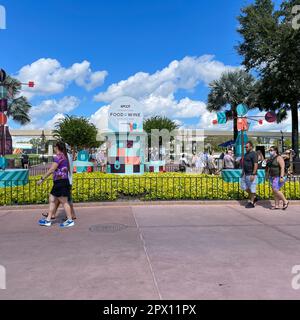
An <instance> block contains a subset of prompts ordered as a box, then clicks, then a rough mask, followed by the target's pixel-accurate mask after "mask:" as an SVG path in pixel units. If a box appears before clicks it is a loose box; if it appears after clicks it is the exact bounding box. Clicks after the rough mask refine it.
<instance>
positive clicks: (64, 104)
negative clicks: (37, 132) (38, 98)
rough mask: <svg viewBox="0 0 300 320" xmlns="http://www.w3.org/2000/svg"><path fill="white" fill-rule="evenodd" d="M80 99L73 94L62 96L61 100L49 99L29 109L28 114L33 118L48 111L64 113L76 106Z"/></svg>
mask: <svg viewBox="0 0 300 320" xmlns="http://www.w3.org/2000/svg"><path fill="white" fill-rule="evenodd" d="M79 103H80V100H79V99H78V98H76V97H74V96H67V97H63V98H62V99H61V100H56V99H49V100H44V101H42V102H41V103H40V104H39V105H37V106H34V107H32V108H31V109H30V116H31V117H32V118H33V119H34V118H37V117H39V116H43V115H47V114H49V113H66V112H70V111H72V110H74V109H75V108H77V107H78V105H79Z"/></svg>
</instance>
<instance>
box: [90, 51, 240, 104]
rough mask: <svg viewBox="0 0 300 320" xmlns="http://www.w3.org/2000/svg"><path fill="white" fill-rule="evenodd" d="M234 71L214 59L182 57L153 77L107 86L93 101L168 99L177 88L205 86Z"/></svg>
mask: <svg viewBox="0 0 300 320" xmlns="http://www.w3.org/2000/svg"><path fill="white" fill-rule="evenodd" d="M233 69H236V67H232V66H226V65H224V64H223V63H222V62H219V61H217V60H214V56H212V55H204V56H201V57H185V58H183V59H182V60H180V61H177V60H174V61H172V62H171V63H170V64H169V65H168V66H167V67H166V68H164V69H162V70H159V71H157V72H155V73H153V74H149V73H145V72H138V73H136V74H135V75H133V76H131V77H129V78H128V79H127V80H122V81H120V82H118V83H114V84H112V85H110V86H109V87H108V89H107V91H105V92H100V93H99V94H97V95H96V96H95V97H94V98H95V100H96V101H100V102H111V101H113V100H114V99H116V98H117V97H120V96H123V95H126V96H130V97H133V98H136V99H145V98H146V97H147V96H150V95H154V96H161V97H168V96H169V95H172V94H174V93H175V92H176V91H177V90H179V89H184V90H192V89H194V88H195V87H196V86H197V85H198V84H199V83H200V82H203V83H204V84H206V85H208V84H209V83H210V82H211V81H212V80H215V79H217V78H219V77H220V76H221V74H222V73H223V72H224V71H228V70H233Z"/></svg>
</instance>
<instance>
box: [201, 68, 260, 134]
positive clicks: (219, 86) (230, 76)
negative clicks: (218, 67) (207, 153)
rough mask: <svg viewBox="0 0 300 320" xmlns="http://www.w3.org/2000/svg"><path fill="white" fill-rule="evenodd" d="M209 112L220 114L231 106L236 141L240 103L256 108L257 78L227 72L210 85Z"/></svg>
mask: <svg viewBox="0 0 300 320" xmlns="http://www.w3.org/2000/svg"><path fill="white" fill-rule="evenodd" d="M209 86H210V93H209V95H208V103H207V110H208V111H210V112H218V111H224V110H226V108H227V106H228V105H230V111H229V114H230V116H231V118H233V119H234V120H233V132H234V140H236V138H237V136H238V130H237V111H236V108H237V106H238V105H239V104H240V103H244V104H246V105H247V106H248V108H249V109H253V108H256V107H257V106H256V92H257V91H256V86H257V82H256V80H255V78H254V77H253V76H252V75H250V74H249V73H247V72H246V71H244V70H236V71H230V72H225V73H223V74H222V75H221V78H220V79H219V80H215V81H213V82H211V83H210V85H209Z"/></svg>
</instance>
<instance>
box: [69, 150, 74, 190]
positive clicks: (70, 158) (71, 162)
mask: <svg viewBox="0 0 300 320" xmlns="http://www.w3.org/2000/svg"><path fill="white" fill-rule="evenodd" d="M68 159H69V164H70V172H69V174H68V178H69V182H70V185H72V183H73V158H72V155H71V154H70V153H68Z"/></svg>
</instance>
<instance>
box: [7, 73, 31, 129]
mask: <svg viewBox="0 0 300 320" xmlns="http://www.w3.org/2000/svg"><path fill="white" fill-rule="evenodd" d="M3 85H4V87H5V88H6V89H7V91H8V101H7V116H8V117H9V118H12V119H13V120H14V121H16V122H18V123H20V124H21V125H24V124H27V123H29V122H30V116H29V110H30V108H31V105H30V103H29V102H28V100H27V98H26V97H23V96H20V93H21V86H22V85H21V82H20V81H18V80H17V79H15V78H12V77H10V76H7V77H6V79H5V81H4V83H3Z"/></svg>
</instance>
